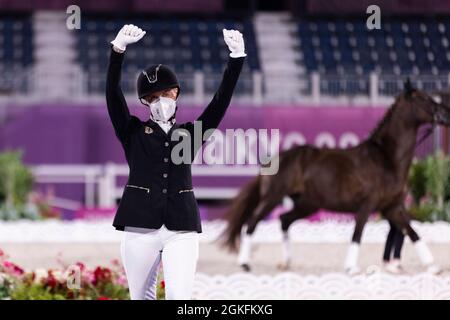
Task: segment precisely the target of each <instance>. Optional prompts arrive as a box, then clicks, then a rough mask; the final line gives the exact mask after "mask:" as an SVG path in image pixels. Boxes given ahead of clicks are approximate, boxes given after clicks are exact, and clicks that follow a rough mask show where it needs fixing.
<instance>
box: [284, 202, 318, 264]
mask: <svg viewBox="0 0 450 320" xmlns="http://www.w3.org/2000/svg"><path fill="white" fill-rule="evenodd" d="M296 200H297V201H295V202H294V203H295V205H294V208H293V209H292V210H290V211H288V212H286V213H284V214H282V215H281V216H280V222H281V230H282V232H283V239H282V254H283V256H282V262H281V264H279V266H278V267H279V269H281V270H287V269H289V265H290V263H291V242H290V239H289V232H288V231H289V227H290V226H291V224H292V223H293V222H294V221H296V220H298V219H302V218H305V217H307V216H309V215H311V214H313V213H314V212H316V211H317V209H316V208H312V207H307V206H304V205H302V203H301V202H300V203H299V201H298V199H296Z"/></svg>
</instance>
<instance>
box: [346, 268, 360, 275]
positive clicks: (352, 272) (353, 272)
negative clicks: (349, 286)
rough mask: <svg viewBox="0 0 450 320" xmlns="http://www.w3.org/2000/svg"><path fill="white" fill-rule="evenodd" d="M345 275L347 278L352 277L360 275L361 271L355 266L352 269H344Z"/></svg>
mask: <svg viewBox="0 0 450 320" xmlns="http://www.w3.org/2000/svg"><path fill="white" fill-rule="evenodd" d="M345 273H346V274H348V275H349V276H354V275H357V274H360V273H361V269H359V268H358V267H357V266H354V267H347V268H345Z"/></svg>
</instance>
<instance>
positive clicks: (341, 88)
mask: <svg viewBox="0 0 450 320" xmlns="http://www.w3.org/2000/svg"><path fill="white" fill-rule="evenodd" d="M66 17H67V15H66V14H65V13H62V12H54V11H37V12H34V13H33V14H22V15H17V14H12V15H8V14H6V15H2V16H0V44H1V49H0V58H1V59H0V71H1V73H0V93H1V97H0V99H2V100H5V99H8V98H11V97H12V98H11V99H15V101H16V100H19V101H20V99H21V98H20V96H21V95H23V93H24V92H25V93H27V99H26V101H35V100H39V99H42V97H45V99H55V100H58V101H64V100H65V101H79V100H82V101H86V100H87V101H102V100H101V99H103V91H104V86H105V69H106V65H107V61H108V53H109V51H108V50H107V48H108V44H109V41H111V39H113V37H114V35H115V33H116V32H117V30H118V29H120V27H121V26H122V25H123V24H124V23H125V22H126V23H133V24H136V25H139V26H141V27H142V28H143V29H145V30H148V35H147V36H146V37H145V38H144V39H143V42H142V43H140V44H139V45H136V46H134V47H130V48H129V50H128V51H127V61H126V64H125V66H124V74H123V89H124V91H125V93H126V94H128V95H134V93H135V92H134V91H135V79H136V76H137V73H138V72H139V70H141V69H142V68H144V67H145V66H147V65H148V64H152V63H156V62H158V63H165V64H168V65H169V66H171V67H173V68H174V69H175V71H176V72H177V74H179V75H180V80H181V84H182V87H183V96H182V97H183V99H185V101H189V102H196V103H203V102H205V101H206V100H208V97H209V96H210V95H211V94H212V93H213V92H214V90H215V88H216V87H217V85H218V82H219V81H220V74H221V72H222V69H223V67H224V64H225V62H226V59H227V50H226V48H225V44H224V43H223V41H221V30H222V28H234V29H238V30H240V31H242V32H243V34H244V37H245V39H246V49H247V52H248V60H247V63H246V64H245V67H244V70H243V74H242V77H241V80H240V85H239V86H238V87H237V92H236V97H237V99H238V101H243V102H250V103H254V104H256V105H259V104H261V103H270V102H276V103H288V104H292V103H294V104H300V105H301V104H302V103H310V102H312V103H316V104H320V103H322V104H323V103H326V102H327V101H333V103H336V102H339V101H341V102H342V103H344V104H349V103H350V104H356V105H357V104H364V105H367V104H383V103H385V102H386V101H389V99H390V98H391V97H392V96H393V95H395V94H397V93H398V92H399V90H400V89H401V87H402V83H403V80H404V79H405V77H406V76H409V77H411V78H412V79H413V82H415V84H416V85H417V86H418V87H419V88H422V89H425V90H429V91H433V92H437V91H439V90H442V89H444V88H447V87H448V83H449V73H450V52H449V50H448V49H449V35H450V16H429V17H427V16H422V17H407V18H405V17H403V16H401V17H395V16H393V17H387V18H383V20H382V27H381V29H379V30H377V29H374V30H369V29H368V28H367V27H366V21H365V19H364V17H342V16H337V17H336V16H334V17H333V16H311V17H309V16H305V17H295V16H294V15H292V14H291V13H286V12H283V13H256V14H254V15H252V16H246V15H244V16H242V15H236V16H226V17H221V16H220V17H215V16H204V15H203V16H192V17H191V16H186V15H182V16H176V15H175V16H170V17H158V16H156V17H154V18H153V17H144V16H143V17H139V16H131V17H126V16H125V17H124V16H123V15H111V14H108V15H106V14H89V13H88V14H86V15H84V16H83V19H82V24H81V29H80V30H78V31H71V30H68V29H67V28H65V19H66ZM68 79H70V80H68ZM26 101H25V102H26Z"/></svg>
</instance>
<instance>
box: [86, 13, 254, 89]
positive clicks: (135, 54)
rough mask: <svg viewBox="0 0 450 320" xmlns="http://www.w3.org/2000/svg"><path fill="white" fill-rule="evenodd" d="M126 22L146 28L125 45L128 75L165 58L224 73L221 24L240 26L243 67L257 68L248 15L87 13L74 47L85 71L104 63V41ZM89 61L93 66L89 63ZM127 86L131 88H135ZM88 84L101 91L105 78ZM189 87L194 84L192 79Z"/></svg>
mask: <svg viewBox="0 0 450 320" xmlns="http://www.w3.org/2000/svg"><path fill="white" fill-rule="evenodd" d="M125 23H132V24H135V25H138V26H140V27H142V28H143V29H144V30H148V32H149V35H150V36H148V37H144V38H143V41H142V42H141V43H140V44H138V45H136V46H130V48H129V49H128V48H127V65H130V69H129V70H127V71H126V72H128V73H129V74H130V75H131V73H132V72H137V70H140V69H142V68H145V67H146V66H148V65H150V64H153V63H164V64H168V65H169V66H171V67H173V68H174V69H175V71H176V72H180V73H192V72H194V71H195V70H202V71H204V72H207V73H212V74H220V73H222V70H223V68H224V66H225V63H226V61H227V59H228V55H229V51H228V48H227V46H226V44H224V42H223V36H222V29H223V28H232V29H238V30H240V31H241V32H243V34H244V38H245V40H246V43H245V44H246V51H247V53H248V56H247V60H246V64H245V65H244V70H243V72H244V73H245V72H246V73H250V72H252V71H255V70H260V62H259V56H258V50H257V45H256V38H255V32H254V28H253V24H252V22H251V21H250V20H245V19H244V20H241V19H236V20H231V19H212V18H211V19H205V20H200V19H195V18H189V19H188V18H176V19H175V18H169V19H152V20H151V21H147V20H145V19H139V18H133V19H129V20H126V21H123V19H111V18H102V17H99V16H95V15H92V16H90V15H86V16H84V17H83V20H82V26H81V30H82V32H79V33H78V38H77V41H78V44H79V45H78V46H77V48H80V49H79V50H78V60H79V63H80V65H82V66H83V68H84V69H85V70H86V72H87V73H88V75H89V73H90V72H92V71H91V70H98V69H100V70H101V69H104V68H105V67H106V63H107V58H105V54H107V53H108V50H107V49H106V48H107V47H108V43H109V41H111V40H112V39H114V37H115V34H116V33H117V31H118V30H120V28H121V27H122V25H123V24H125ZM92 65H96V66H97V67H95V68H93V67H92ZM89 78H90V77H89V76H88V79H89ZM93 78H98V77H93ZM219 80H220V77H219ZM131 87H132V86H130V90H134V89H133V88H131ZM88 88H89V90H90V91H91V92H103V90H104V84H102V83H97V82H96V83H95V84H91V83H89V84H88ZM187 88H192V89H193V87H192V85H191V86H188V87H187ZM124 89H125V88H124Z"/></svg>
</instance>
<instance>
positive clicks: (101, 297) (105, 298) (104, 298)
mask: <svg viewBox="0 0 450 320" xmlns="http://www.w3.org/2000/svg"><path fill="white" fill-rule="evenodd" d="M97 300H111V299H110V298H108V297H105V296H100V297H98V298H97Z"/></svg>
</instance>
